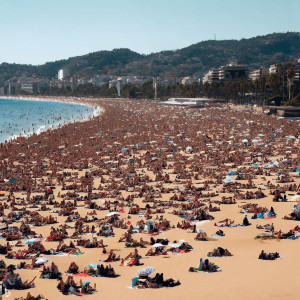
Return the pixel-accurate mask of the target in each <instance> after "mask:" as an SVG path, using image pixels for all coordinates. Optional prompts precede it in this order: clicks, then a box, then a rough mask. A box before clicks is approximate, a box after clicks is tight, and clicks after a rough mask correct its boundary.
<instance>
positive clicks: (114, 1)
mask: <svg viewBox="0 0 300 300" xmlns="http://www.w3.org/2000/svg"><path fill="white" fill-rule="evenodd" d="M299 16H300V0H250V1H249V0H247V1H246V0H206V1H204V0H147V1H146V0H0V63H2V62H8V63H24V64H33V65H37V64H43V63H45V62H48V61H54V60H59V59H64V58H68V57H73V56H78V55H83V54H87V53H90V52H95V51H99V50H112V49H114V48H129V49H131V50H133V51H136V52H138V53H143V54H149V53H152V52H158V51H162V50H175V49H179V48H183V47H187V46H189V45H191V44H195V43H198V42H201V41H203V40H212V39H214V34H216V38H217V40H224V39H241V38H249V37H254V36H257V35H264V34H268V33H273V32H287V31H298V32H299V31H300V17H299Z"/></svg>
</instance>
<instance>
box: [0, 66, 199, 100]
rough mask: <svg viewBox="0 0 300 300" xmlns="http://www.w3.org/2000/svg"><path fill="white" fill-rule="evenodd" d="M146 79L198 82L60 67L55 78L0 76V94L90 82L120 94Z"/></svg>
mask: <svg viewBox="0 0 300 300" xmlns="http://www.w3.org/2000/svg"><path fill="white" fill-rule="evenodd" d="M147 81H155V82H156V83H157V84H159V85H162V86H169V85H173V84H190V83H193V82H199V79H197V78H193V77H182V78H175V77H169V78H159V77H158V78H153V77H152V76H134V75H131V76H112V75H95V76H91V77H86V76H81V77H79V76H78V75H76V74H75V75H73V76H70V74H69V71H68V70H67V69H61V70H59V71H58V73H57V76H56V78H54V79H52V80H49V79H45V78H35V77H28V76H22V77H18V78H12V79H10V80H7V81H4V80H2V81H1V76H0V95H16V94H20V93H26V94H43V93H44V92H45V91H46V90H47V89H49V88H58V89H62V88H71V89H74V88H76V87H77V86H80V85H84V84H92V85H95V86H98V87H101V86H103V85H108V86H109V88H112V87H115V88H116V89H117V95H112V96H119V97H120V96H121V95H122V89H123V87H124V86H125V85H126V84H131V85H135V86H138V87H141V86H142V85H143V84H144V83H145V82H147Z"/></svg>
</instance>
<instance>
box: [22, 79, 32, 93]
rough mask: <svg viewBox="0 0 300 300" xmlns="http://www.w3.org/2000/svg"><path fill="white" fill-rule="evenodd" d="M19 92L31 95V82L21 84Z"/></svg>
mask: <svg viewBox="0 0 300 300" xmlns="http://www.w3.org/2000/svg"><path fill="white" fill-rule="evenodd" d="M20 90H21V92H25V93H28V94H33V82H26V83H21V86H20Z"/></svg>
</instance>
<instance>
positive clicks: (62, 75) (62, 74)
mask: <svg viewBox="0 0 300 300" xmlns="http://www.w3.org/2000/svg"><path fill="white" fill-rule="evenodd" d="M68 76H69V72H68V70H67V69H65V68H64V69H61V70H59V71H58V74H57V78H58V80H63V79H65V78H66V77H68Z"/></svg>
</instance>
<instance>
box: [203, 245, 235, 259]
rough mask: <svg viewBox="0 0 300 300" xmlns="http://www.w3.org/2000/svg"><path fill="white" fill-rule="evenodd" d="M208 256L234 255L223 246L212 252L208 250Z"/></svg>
mask: <svg viewBox="0 0 300 300" xmlns="http://www.w3.org/2000/svg"><path fill="white" fill-rule="evenodd" d="M207 256H208V257H212V256H218V257H220V256H232V254H231V253H230V252H229V251H228V250H227V249H224V248H222V247H218V248H215V249H214V250H213V251H212V252H208V254H207Z"/></svg>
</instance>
